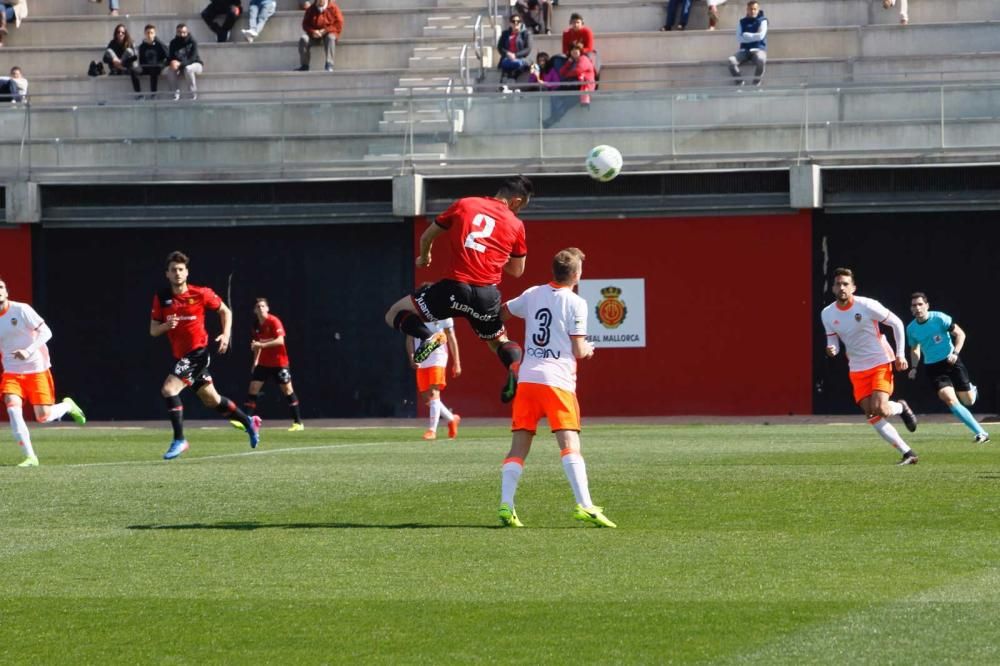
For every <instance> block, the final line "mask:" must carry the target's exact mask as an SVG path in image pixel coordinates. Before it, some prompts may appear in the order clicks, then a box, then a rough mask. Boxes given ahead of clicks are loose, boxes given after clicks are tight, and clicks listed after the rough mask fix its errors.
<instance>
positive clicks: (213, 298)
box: [149, 252, 260, 460]
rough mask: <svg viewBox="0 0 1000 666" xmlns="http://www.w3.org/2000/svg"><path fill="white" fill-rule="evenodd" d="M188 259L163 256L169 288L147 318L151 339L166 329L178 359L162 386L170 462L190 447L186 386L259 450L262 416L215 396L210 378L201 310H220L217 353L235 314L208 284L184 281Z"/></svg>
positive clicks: (224, 343) (222, 350) (155, 301)
mask: <svg viewBox="0 0 1000 666" xmlns="http://www.w3.org/2000/svg"><path fill="white" fill-rule="evenodd" d="M189 263H190V260H189V259H188V257H187V255H185V254H184V253H183V252H171V253H170V256H169V257H167V281H168V282H169V283H170V287H168V288H166V289H163V290H162V291H160V292H158V293H157V294H156V295H155V296H153V312H152V316H151V317H150V320H151V321H150V322H149V334H150V335H151V336H153V337H154V338H155V337H158V336H161V335H163V334H164V333H165V334H166V335H167V339H168V340H169V341H170V349H171V351H173V353H174V358H176V359H177V363H175V364H174V369H173V370H172V371H171V372H170V374H169V375H167V378H166V379H165V380H163V388H162V389H161V390H160V393H161V394H162V395H163V399H164V400H165V401H166V403H167V410H168V411H169V413H170V423H171V425H173V427H174V439H173V441H172V442H171V443H170V448H169V449H167V452H166V453H165V454H164V455H163V457H164V459H166V460H173V459H174V458H176V457H177V456H179V455H180V454H182V453H184V452H185V451H187V450H188V443H187V440H186V439H184V405H183V404H182V403H181V391H183V390H184V389H185V388H187V387H188V386H190V387H192V388H193V389H194V391H195V393H197V394H198V397H199V398H201V402H202V403H203V404H204V405H205V406H206V407H213V408H214V409H215V411H217V412H219V413H220V414H222V415H223V417H225V418H227V419H234V420H237V421H239V422H240V423H241V424H243V427H244V429H245V430H246V431H247V434H248V435H249V436H250V448H252V449H255V448H257V444H258V442H260V418H259V417H256V416H255V417H253V418H252V419H251V418H250V417H249V416H247V415H246V414H244V413H243V411H242V410H240V409H239V408H238V407H237V406H236V404H235V403H234V402H233V401H232V400H230V399H229V398H226V397H224V396H221V395H219V392H218V391H216V390H215V386H214V385H213V384H212V376H211V375H210V374H209V373H208V365H209V363H210V362H211V358H210V356H209V353H208V331H207V330H206V329H205V310H206V309H208V310H215V311H216V312H218V313H219V321H220V322H221V323H222V333H221V334H220V335H218V336H216V338H215V341H216V342H217V343H219V347H218V349H219V353H220V354H225V353H226V351H227V350H228V349H229V338H230V334H231V332H232V328H233V313H232V311H230V309H229V308H228V307H226V304H225V303H223V302H222V299H221V298H219V296H218V295H217V294H216V293H215V292H214V291H212V290H211V289H209V288H208V287H196V286H195V285H193V284H188V281H187V280H188V264H189Z"/></svg>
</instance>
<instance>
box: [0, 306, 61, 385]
mask: <svg viewBox="0 0 1000 666" xmlns="http://www.w3.org/2000/svg"><path fill="white" fill-rule="evenodd" d="M44 323H45V320H44V319H42V317H41V316H40V315H39V314H38V313H37V312H35V309H34V308H33V307H31V306H30V305H28V304H27V303H18V302H17V301H7V309H6V310H4V311H2V312H0V356H2V357H3V370H4V372H10V373H13V374H20V375H28V374H34V373H38V372H45V371H46V370H48V369H49V368H50V367H52V363H51V362H50V361H49V348H48V347H47V346H46V345H45V344H44V343H43V344H41V345H39V346H38V349H36V350H35V353H33V354H32V355H31V356H29V357H28V358H26V359H24V360H21V359H17V358H14V352H16V351H17V350H19V349H26V348H27V347H29V346H31V344H32V343H34V342H35V340H36V339H38V336H39V335H40V334H39V332H38V329H39V328H41V326H42V325H43V324H44Z"/></svg>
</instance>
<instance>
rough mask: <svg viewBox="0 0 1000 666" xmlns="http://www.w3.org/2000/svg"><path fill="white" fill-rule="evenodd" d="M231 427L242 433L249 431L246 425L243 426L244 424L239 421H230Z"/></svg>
mask: <svg viewBox="0 0 1000 666" xmlns="http://www.w3.org/2000/svg"><path fill="white" fill-rule="evenodd" d="M229 425H231V426H233V427H234V428H236V429H237V430H239V431H241V432H246V431H247V427H246V426H245V425H243V424H242V423H240V422H239V421H230V422H229Z"/></svg>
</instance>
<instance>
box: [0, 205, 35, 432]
mask: <svg viewBox="0 0 1000 666" xmlns="http://www.w3.org/2000/svg"><path fill="white" fill-rule="evenodd" d="M31 229H32V227H31V226H29V225H26V224H20V225H11V226H2V225H0V253H2V256H3V263H2V265H0V276H2V277H3V279H4V281H5V282H6V283H7V290H8V291H9V292H10V298H12V299H14V300H15V301H22V302H25V303H32V302H34V295H33V291H32V276H31ZM2 368H3V361H2V359H0V370H2ZM30 411H31V410H30V409H25V411H24V413H25V414H26V415H27V414H29V413H30ZM6 420H7V410H5V409H0V421H6Z"/></svg>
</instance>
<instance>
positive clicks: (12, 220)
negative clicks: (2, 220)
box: [4, 182, 42, 224]
mask: <svg viewBox="0 0 1000 666" xmlns="http://www.w3.org/2000/svg"><path fill="white" fill-rule="evenodd" d="M4 191H5V192H6V204H5V205H6V210H7V224H34V223H37V222H41V221H42V197H41V196H40V195H39V192H38V183H27V182H22V183H7V184H6V185H4Z"/></svg>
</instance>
